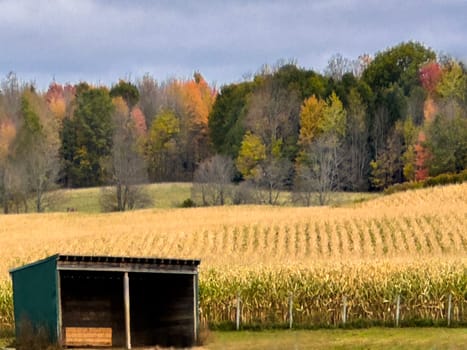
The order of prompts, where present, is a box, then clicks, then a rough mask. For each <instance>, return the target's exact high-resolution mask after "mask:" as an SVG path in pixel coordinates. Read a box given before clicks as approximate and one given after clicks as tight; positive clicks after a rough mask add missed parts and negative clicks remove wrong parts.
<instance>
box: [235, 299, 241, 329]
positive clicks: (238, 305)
mask: <svg viewBox="0 0 467 350" xmlns="http://www.w3.org/2000/svg"><path fill="white" fill-rule="evenodd" d="M240 303H241V299H240V293H239V294H237V315H236V328H237V331H238V330H239V329H240V312H241V310H240V307H241V305H240Z"/></svg>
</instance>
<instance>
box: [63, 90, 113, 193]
mask: <svg viewBox="0 0 467 350" xmlns="http://www.w3.org/2000/svg"><path fill="white" fill-rule="evenodd" d="M76 91H77V96H76V102H75V103H76V107H75V110H74V115H73V117H71V118H69V119H68V120H66V119H65V121H64V125H63V129H62V132H61V141H62V146H61V154H62V157H63V160H64V166H63V173H62V178H63V180H64V181H65V182H66V184H67V185H68V186H70V187H86V186H97V185H101V184H103V183H104V179H105V169H104V168H103V167H102V160H103V159H104V158H105V157H107V156H108V155H109V154H110V151H111V147H112V135H113V126H112V112H113V104H112V99H111V97H110V95H109V92H108V90H107V89H106V88H92V87H89V86H78V87H77V90H76Z"/></svg>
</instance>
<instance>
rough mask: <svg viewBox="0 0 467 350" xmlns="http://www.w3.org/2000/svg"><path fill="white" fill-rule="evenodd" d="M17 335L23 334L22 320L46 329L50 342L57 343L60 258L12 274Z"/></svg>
mask: <svg viewBox="0 0 467 350" xmlns="http://www.w3.org/2000/svg"><path fill="white" fill-rule="evenodd" d="M11 277H12V280H13V301H14V312H15V326H16V336H17V337H18V335H19V334H20V333H21V324H22V322H23V321H22V320H24V319H27V320H29V321H30V322H31V323H32V325H33V326H34V327H46V328H47V330H48V331H49V332H50V340H51V341H56V340H57V328H58V327H57V325H58V295H57V293H58V283H57V257H56V256H52V257H50V258H47V259H45V260H41V261H38V262H36V263H33V264H31V265H26V266H24V267H21V268H18V269H16V270H13V271H11Z"/></svg>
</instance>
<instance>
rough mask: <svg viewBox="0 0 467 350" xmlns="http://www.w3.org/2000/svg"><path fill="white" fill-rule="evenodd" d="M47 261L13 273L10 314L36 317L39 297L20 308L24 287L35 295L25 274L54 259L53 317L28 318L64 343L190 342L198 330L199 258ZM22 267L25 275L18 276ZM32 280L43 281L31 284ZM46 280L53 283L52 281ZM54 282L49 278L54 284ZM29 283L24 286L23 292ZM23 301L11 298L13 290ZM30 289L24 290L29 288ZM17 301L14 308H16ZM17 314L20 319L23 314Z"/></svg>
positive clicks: (125, 345) (63, 258) (182, 344)
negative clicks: (49, 327) (53, 328)
mask: <svg viewBox="0 0 467 350" xmlns="http://www.w3.org/2000/svg"><path fill="white" fill-rule="evenodd" d="M52 258H53V257H51V258H49V259H46V260H44V261H47V262H48V264H41V262H39V263H35V264H32V265H30V266H34V269H35V271H29V272H28V273H26V272H27V271H28V265H26V266H24V267H22V268H19V269H16V270H13V271H12V277H13V284H14V298H15V299H14V302H15V317H24V316H26V317H28V316H29V315H36V314H37V312H35V311H34V304H36V305H37V304H42V305H43V303H44V301H46V300H45V299H44V300H40V299H37V300H35V302H34V303H29V304H28V305H25V307H23V305H22V304H23V299H24V298H27V297H28V296H27V295H23V294H25V293H22V291H24V290H30V291H31V294H34V286H31V285H28V280H29V279H28V278H27V277H28V276H30V275H31V274H33V275H36V274H37V272H38V271H40V266H41V265H43V266H49V267H48V270H50V261H51V260H54V261H55V262H56V265H55V274H54V275H55V276H56V278H55V281H54V283H55V287H51V286H49V287H48V288H49V289H50V290H53V289H54V288H55V293H52V294H53V295H51V293H42V294H43V297H44V298H47V299H49V298H50V297H51V302H50V304H51V305H53V304H54V301H55V302H56V307H55V308H54V310H52V311H51V312H49V313H47V314H48V315H54V312H55V314H56V318H57V319H56V322H54V321H53V320H52V321H51V320H50V317H49V320H42V319H41V317H40V316H35V317H34V320H33V323H34V324H36V325H40V324H42V323H44V324H45V323H46V321H47V322H48V323H47V324H49V325H52V326H54V325H56V331H57V333H56V337H53V338H55V340H57V341H58V342H59V343H61V344H62V345H63V346H64V347H119V348H122V347H123V348H127V349H131V348H132V347H140V346H141V347H144V346H156V345H159V346H175V347H187V346H192V345H194V344H195V343H196V340H197V335H198V317H199V315H198V265H199V261H198V260H180V259H156V258H129V257H96V256H71V255H57V256H55V258H56V259H52ZM22 271H23V272H24V278H22V273H21V272H22ZM49 275H50V273H49ZM34 283H35V284H37V283H39V284H40V282H39V281H38V280H36V281H34ZM49 284H51V283H50V282H49ZM52 284H53V283H52ZM26 288H27V289H26ZM17 291H18V295H21V298H19V299H16V295H15V293H16V292H17ZM26 294H27V293H26ZM17 304H18V305H17ZM20 315H21V316H20Z"/></svg>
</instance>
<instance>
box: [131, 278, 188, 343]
mask: <svg viewBox="0 0 467 350" xmlns="http://www.w3.org/2000/svg"><path fill="white" fill-rule="evenodd" d="M190 277H191V276H190ZM193 292H194V291H193V279H192V278H187V277H186V276H184V275H171V274H144V273H134V274H130V295H131V297H130V305H131V338H132V339H134V341H133V344H134V345H135V346H146V345H148V344H158V345H161V346H176V347H187V346H190V345H192V344H193V329H194V327H195V324H194V318H193V310H194V306H195V305H194V299H193V297H192V296H193ZM190 311H191V312H190Z"/></svg>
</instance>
